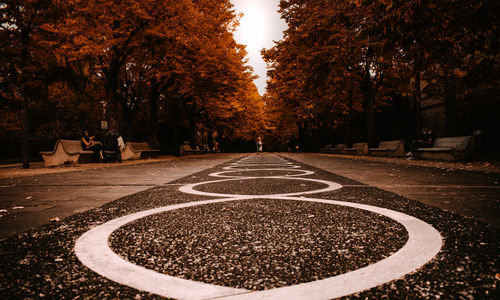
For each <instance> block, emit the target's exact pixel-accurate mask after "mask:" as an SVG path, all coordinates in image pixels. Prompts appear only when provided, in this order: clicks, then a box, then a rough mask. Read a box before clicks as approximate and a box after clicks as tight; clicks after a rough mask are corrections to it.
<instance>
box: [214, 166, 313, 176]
mask: <svg viewBox="0 0 500 300" xmlns="http://www.w3.org/2000/svg"><path fill="white" fill-rule="evenodd" d="M253 171H285V172H298V174H288V175H281V176H267V177H268V178H270V177H283V176H288V177H298V176H307V175H312V174H314V173H315V172H314V171H309V170H295V169H290V170H288V169H286V170H284V169H279V168H273V169H238V170H233V171H222V172H216V173H212V174H209V176H212V177H220V178H242V177H247V178H262V177H259V176H252V177H249V176H242V175H240V176H230V175H226V174H228V173H236V172H253Z"/></svg>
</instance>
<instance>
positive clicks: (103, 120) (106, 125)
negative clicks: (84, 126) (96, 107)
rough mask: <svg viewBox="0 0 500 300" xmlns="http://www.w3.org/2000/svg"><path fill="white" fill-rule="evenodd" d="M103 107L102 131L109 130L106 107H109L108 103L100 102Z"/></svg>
mask: <svg viewBox="0 0 500 300" xmlns="http://www.w3.org/2000/svg"><path fill="white" fill-rule="evenodd" d="M99 103H100V104H101V105H102V118H101V120H102V121H101V129H102V130H106V129H108V121H106V107H107V106H108V102H106V101H105V100H102V101H100V102H99Z"/></svg>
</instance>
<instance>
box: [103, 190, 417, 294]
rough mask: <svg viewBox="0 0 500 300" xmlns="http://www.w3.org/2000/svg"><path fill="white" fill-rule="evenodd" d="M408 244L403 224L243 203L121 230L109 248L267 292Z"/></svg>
mask: <svg viewBox="0 0 500 300" xmlns="http://www.w3.org/2000/svg"><path fill="white" fill-rule="evenodd" d="M406 240H407V234H406V231H405V229H404V228H403V227H402V226H401V225H400V224H399V223H396V222H395V221H393V220H391V219H388V218H385V217H383V218H382V217H375V216H374V215H373V214H372V213H370V212H365V211H360V210H352V209H348V208H342V207H337V206H333V205H329V204H322V203H306V202H298V201H290V200H288V201H283V200H246V201H245V200H243V201H237V202H235V201H234V202H228V203H217V204H213V205H204V206H195V207H191V208H185V209H179V210H176V211H172V212H169V213H163V214H159V215H155V216H152V217H148V218H143V219H141V220H139V221H136V222H134V223H132V224H130V225H128V226H124V227H122V228H120V229H119V230H117V231H115V232H114V234H113V235H112V237H111V240H110V242H111V247H112V248H113V249H114V251H115V252H116V253H118V254H120V255H121V256H123V257H125V258H127V260H129V261H131V262H134V263H135V264H138V265H142V266H145V267H146V268H149V269H153V270H155V271H158V272H162V273H165V274H168V275H172V276H176V277H181V278H186V279H191V280H196V281H203V282H206V283H211V284H218V285H225V286H230V287H238V288H246V289H251V290H261V289H268V288H275V287H280V286H285V285H292V284H297V283H302V282H309V281H313V280H318V279H323V278H328V277H332V276H336V275H339V274H342V273H346V272H348V271H352V270H355V269H358V268H361V267H363V266H366V265H369V264H372V263H374V262H377V261H379V260H381V259H383V258H385V257H388V256H389V255H391V254H392V253H394V252H395V251H397V250H398V249H399V248H401V247H402V246H403V245H404V243H405V242H406ZM123 245H127V247H123ZM144 249H147V250H146V251H144Z"/></svg>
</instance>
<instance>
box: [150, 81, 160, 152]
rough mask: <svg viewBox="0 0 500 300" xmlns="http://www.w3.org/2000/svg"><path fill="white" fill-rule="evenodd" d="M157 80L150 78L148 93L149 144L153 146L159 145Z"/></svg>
mask: <svg viewBox="0 0 500 300" xmlns="http://www.w3.org/2000/svg"><path fill="white" fill-rule="evenodd" d="M158 88H159V87H158V81H157V80H156V78H153V79H152V80H151V93H150V94H149V123H150V126H151V135H150V141H149V142H150V144H151V147H153V148H158V147H159V139H158V133H159V127H160V126H159V122H158V97H159V91H158Z"/></svg>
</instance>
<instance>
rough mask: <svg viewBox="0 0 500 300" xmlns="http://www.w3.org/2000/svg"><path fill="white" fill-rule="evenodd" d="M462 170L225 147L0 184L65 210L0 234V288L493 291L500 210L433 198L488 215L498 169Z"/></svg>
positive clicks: (215, 293)
mask: <svg viewBox="0 0 500 300" xmlns="http://www.w3.org/2000/svg"><path fill="white" fill-rule="evenodd" d="M370 170H371V172H370ZM450 172H451V173H450ZM463 172H464V173H462V171H461V172H457V171H447V170H434V169H432V168H431V169H425V168H424V169H420V168H413V167H404V166H397V165H394V164H388V165H384V164H375V163H369V162H366V161H356V162H353V161H349V160H346V159H341V158H334V157H329V156H323V155H313V154H286V155H285V154H278V155H273V154H259V155H244V154H235V155H226V156H212V157H206V158H196V159H193V160H190V159H187V160H184V161H183V162H182V163H181V162H172V161H170V162H163V163H154V164H144V165H135V166H126V167H119V168H113V169H107V170H106V169H99V170H97V169H96V170H88V171H80V172H74V173H72V172H70V173H64V174H53V175H51V176H49V175H43V176H33V177H27V178H24V177H23V178H15V179H10V180H7V179H6V180H5V181H3V182H2V183H1V185H2V190H1V194H0V195H1V197H2V201H1V203H4V202H5V201H13V202H10V204H9V205H10V206H9V205H7V206H8V207H9V208H8V213H12V214H13V215H15V214H20V213H18V211H19V212H21V211H23V210H24V209H27V208H26V207H28V205H30V203H33V202H34V201H35V200H36V199H38V198H37V197H40V200H39V201H40V205H42V204H43V203H45V202H49V201H50V198H53V199H58V200H57V201H56V200H54V202H53V203H54V205H55V206H58V205H61V206H64V207H65V208H64V209H61V210H62V211H64V212H65V213H67V214H68V216H67V217H65V216H64V215H61V216H62V217H61V218H60V219H61V220H60V221H56V222H48V223H47V221H45V225H42V226H39V227H36V226H35V227H34V228H32V229H29V230H28V231H25V232H23V233H21V234H10V235H9V234H6V235H8V236H9V237H7V238H5V239H3V240H0V254H1V255H0V266H1V267H0V268H1V271H0V297H1V298H2V299H11V298H12V299H13V298H16V299H17V298H100V299H111V298H134V299H141V298H147V299H157V298H158V299H161V298H164V297H166V298H174V299H331V298H338V297H340V298H345V299H367V298H370V299H372V298H388V299H394V298H398V299H437V298H443V299H498V297H499V296H500V295H499V288H498V284H499V279H498V277H499V275H498V273H499V272H500V271H499V269H500V264H499V256H498V254H499V252H498V250H499V243H498V241H499V230H498V227H496V225H497V224H498V220H497V219H496V218H495V217H491V216H489V215H488V214H487V213H484V211H481V210H479V211H478V212H474V214H469V215H468V214H467V213H468V210H466V209H465V208H471V207H472V208H471V210H472V211H474V208H475V207H477V205H472V206H464V205H462V204H460V205H455V204H453V205H449V203H444V201H441V200H440V199H443V198H441V197H440V196H443V195H438V194H444V193H450V192H456V193H457V194H452V196H449V197H447V198H446V199H448V200H447V201H450V202H453V201H454V200H453V199H455V196H454V195H459V196H460V197H461V198H460V199H463V200H460V201H463V202H464V203H466V202H467V200H468V201H473V200H471V198H473V197H476V196H475V195H476V194H475V193H476V192H478V191H479V193H485V195H486V197H485V200H484V202H483V203H487V204H486V206H487V207H489V208H490V209H491V210H493V209H498V196H495V195H496V194H495V191H497V189H496V186H497V184H498V182H497V181H498V174H496V173H485V174H480V173H477V172H472V173H470V172H467V171H463ZM389 174H394V175H392V176H391V175H389ZM495 182H496V183H495ZM463 186H466V187H467V188H460V187H463ZM483 187H484V188H483ZM419 188H420V189H421V190H423V191H424V194H425V195H426V196H425V197H422V199H418V197H419V196H418V195H419V194H422V193H418V192H416V191H417V190H419ZM442 189H444V190H445V192H441V191H442ZM467 191H468V192H467ZM66 193H76V195H74V196H73V198H71V197H67V198H62V197H63V196H62V195H65V194H66ZM405 193H407V194H405ZM468 193H469V198H467V194H468ZM433 195H435V196H436V198H432V196H433ZM13 196H15V197H18V198H17V199H18V200H10V199H12V198H11V197H13ZM28 197H31V198H29V199H28ZM75 198H76V199H78V203H79V204H78V205H76V206H71V205H70V204H60V203H67V202H71V201H72V200H70V199H75ZM424 198H425V199H424ZM61 199H62V200H61ZM95 199H97V200H95ZM17 201H25V202H17ZM44 201H45V202H44ZM93 201H94V202H93ZM460 201H458V202H460ZM441 202H443V203H441ZM88 203H90V204H88ZM460 203H461V202H460ZM12 205H17V206H23V207H24V208H18V209H15V210H14V209H13V207H12ZM440 205H441V206H443V205H444V206H447V207H444V208H446V210H445V209H442V208H440ZM488 205H489V206H488ZM38 213H39V212H38ZM51 216H52V215H50V216H47V217H51ZM7 217H8V215H7V216H4V217H2V218H1V219H0V221H1V222H4V220H7V221H8V219H7ZM4 218H6V219H4ZM26 218H27V219H28V217H26ZM497 218H498V217H497ZM45 219H46V218H45ZM495 222H497V223H495ZM42 223H43V222H42ZM6 224H8V223H6ZM4 226H6V227H8V225H4ZM31 227H33V226H31Z"/></svg>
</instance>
